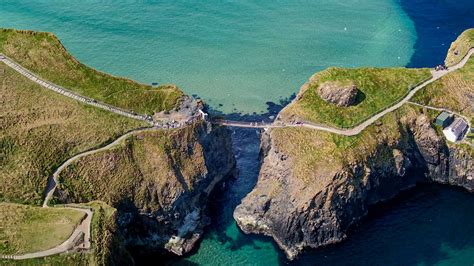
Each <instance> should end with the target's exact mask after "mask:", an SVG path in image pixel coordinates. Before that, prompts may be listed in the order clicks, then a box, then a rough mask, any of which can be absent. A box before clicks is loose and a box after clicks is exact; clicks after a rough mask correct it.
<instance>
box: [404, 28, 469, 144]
mask: <svg viewBox="0 0 474 266" xmlns="http://www.w3.org/2000/svg"><path fill="white" fill-rule="evenodd" d="M469 47H474V29H469V30H466V31H464V32H463V33H462V35H461V36H459V38H458V39H457V40H456V41H454V42H453V44H452V45H451V48H450V49H449V52H448V55H447V57H446V62H447V64H448V62H459V60H460V59H461V58H462V57H463V56H464V54H465V53H466V52H467V50H468V49H469ZM454 50H457V51H459V53H458V56H456V55H454V53H453V51H454ZM412 100H413V101H414V102H417V103H420V104H425V105H429V106H433V107H442V108H446V109H449V110H453V111H455V112H457V113H460V114H462V115H464V116H465V117H467V118H468V119H470V123H471V125H474V57H471V58H470V59H469V60H468V61H467V63H466V65H464V67H463V68H461V69H459V70H457V71H454V72H452V73H449V74H448V75H446V76H444V77H442V78H441V79H440V80H437V81H436V82H434V83H432V84H430V85H429V86H427V87H426V88H424V89H423V90H420V91H418V92H417V93H416V94H415V96H414V97H413V99H412ZM436 115H437V113H436ZM467 140H469V141H471V142H472V143H474V134H473V133H468V135H467ZM464 149H465V150H471V152H473V153H474V149H472V148H470V147H469V146H464Z"/></svg>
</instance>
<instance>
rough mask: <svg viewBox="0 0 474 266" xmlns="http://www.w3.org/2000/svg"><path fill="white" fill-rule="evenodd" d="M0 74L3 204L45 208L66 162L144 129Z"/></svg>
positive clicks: (4, 72) (12, 74)
mask: <svg viewBox="0 0 474 266" xmlns="http://www.w3.org/2000/svg"><path fill="white" fill-rule="evenodd" d="M0 73H2V74H1V75H0V95H1V98H0V102H1V105H0V113H1V114H2V115H1V119H0V128H1V131H0V147H1V151H0V155H1V156H0V201H10V202H27V203H35V204H40V202H41V199H42V197H43V193H44V190H45V188H46V182H47V179H48V176H49V175H51V174H52V172H53V171H54V169H56V168H57V167H58V166H59V165H60V164H61V162H63V161H65V160H66V159H68V158H69V157H72V156H73V155H75V154H77V153H79V152H81V151H85V150H88V149H91V148H94V147H96V146H98V145H101V144H103V143H106V142H109V141H111V140H112V139H115V138H116V137H117V136H119V135H122V134H123V133H124V132H126V131H128V130H130V129H133V128H137V127H141V126H143V125H144V124H142V123H141V122H138V121H135V120H131V119H128V118H124V117H122V116H119V115H116V114H112V113H109V112H107V111H104V110H101V109H97V108H93V107H90V106H86V105H84V104H81V103H79V102H77V101H75V100H72V99H69V98H67V97H64V96H61V95H58V94H56V93H54V92H51V91H49V90H47V89H44V88H42V87H40V86H39V85H37V84H35V83H33V82H32V81H30V80H28V79H26V78H25V77H23V76H21V75H20V74H18V73H17V72H15V71H14V70H12V69H11V68H9V67H7V66H6V65H4V64H3V63H0Z"/></svg>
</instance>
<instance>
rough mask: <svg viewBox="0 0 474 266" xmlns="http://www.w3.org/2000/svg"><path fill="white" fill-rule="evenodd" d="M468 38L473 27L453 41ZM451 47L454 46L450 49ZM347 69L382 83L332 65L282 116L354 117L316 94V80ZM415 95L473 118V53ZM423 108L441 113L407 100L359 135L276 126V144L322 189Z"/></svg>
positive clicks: (473, 36) (300, 174)
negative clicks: (450, 71)
mask: <svg viewBox="0 0 474 266" xmlns="http://www.w3.org/2000/svg"><path fill="white" fill-rule="evenodd" d="M468 37H469V38H470V41H471V43H472V41H473V40H474V30H473V29H471V30H469V31H466V32H464V33H463V35H462V36H460V37H459V40H457V41H456V42H455V43H458V44H459V43H466V42H467V40H468V39H467V38H468ZM453 46H455V45H453ZM464 47H465V46H464ZM466 51H467V50H466ZM450 52H452V51H451V50H450ZM449 56H450V54H448V58H449ZM461 57H462V56H461ZM387 71H389V72H390V71H392V70H390V69H387ZM347 72H351V73H352V74H353V75H356V74H355V73H358V74H357V76H358V79H360V80H363V81H364V82H365V84H375V83H377V82H378V81H377V80H378V78H379V77H377V76H373V75H367V73H364V72H365V69H356V70H345V69H329V70H326V71H323V72H321V73H318V74H317V75H316V76H315V78H316V81H315V82H313V84H312V86H310V87H309V88H308V89H307V91H305V92H303V97H302V99H300V100H298V101H297V102H296V104H293V106H291V107H290V108H288V110H285V112H286V114H285V115H284V117H285V116H286V117H288V116H290V115H293V114H297V115H300V114H304V115H305V116H303V117H307V118H312V119H310V120H311V121H315V122H316V121H317V122H322V121H324V122H325V123H328V121H332V122H333V123H336V122H337V123H336V124H337V125H343V124H346V125H347V124H348V123H349V122H348V121H351V120H350V119H349V120H347V121H346V120H342V122H341V120H340V119H347V117H346V116H345V115H346V114H347V115H350V112H348V111H341V108H338V107H337V106H334V105H329V104H325V103H321V101H322V100H320V99H319V96H317V95H316V93H315V88H317V85H316V84H319V83H321V82H324V81H326V80H328V79H336V80H337V79H347V75H348V74H347ZM362 73H363V75H362ZM334 75H337V76H334ZM386 76H387V75H386ZM386 76H385V77H386ZM388 76H391V75H388ZM362 77H363V78H362ZM369 79H370V80H369ZM372 79H375V81H372ZM392 81H393V80H392ZM376 87H377V86H375V87H374V88H376ZM392 89H393V88H392ZM311 90H312V91H311ZM382 96H384V94H383V95H382ZM412 100H413V101H416V102H419V103H422V104H427V105H432V106H435V107H444V108H448V109H451V110H455V111H457V112H459V113H462V114H463V115H465V116H466V117H469V118H471V122H472V118H473V115H474V114H473V112H474V110H473V108H474V106H473V102H474V59H472V58H471V59H470V60H469V61H468V63H467V64H466V65H465V66H464V67H463V68H462V69H460V70H458V71H455V72H453V73H450V74H448V75H446V76H445V77H443V78H441V79H440V80H438V81H436V82H434V83H432V84H430V85H428V86H427V87H425V88H424V89H422V90H420V91H418V92H417V94H416V95H415V97H414V98H413V99H412ZM310 103H312V104H314V106H311V107H310V106H308V105H309V104H310ZM321 104H322V106H321ZM315 106H318V107H315ZM326 108H328V109H329V111H328V110H327V109H326ZM421 111H423V112H425V114H426V115H428V116H429V117H430V118H432V119H434V118H435V117H436V115H437V114H438V112H435V111H430V110H422V108H418V107H413V106H411V105H405V106H403V107H402V108H400V109H398V110H397V111H395V112H392V113H389V114H387V115H385V116H384V117H382V118H381V119H380V120H379V122H381V124H379V125H376V124H374V125H371V126H369V127H368V128H367V129H366V130H364V131H363V132H362V133H361V134H359V135H357V136H352V137H346V136H338V135H335V134H331V133H326V132H321V131H316V130H311V129H305V128H278V129H273V130H272V137H273V138H272V140H273V141H274V143H275V145H276V146H277V147H278V149H279V150H280V151H283V153H285V154H288V155H289V156H290V157H291V159H292V160H293V162H294V163H295V166H294V167H293V171H294V175H295V177H297V178H300V179H302V180H305V181H307V182H310V181H311V182H313V185H314V183H316V186H317V187H320V188H322V187H324V186H325V185H326V183H327V182H329V180H327V178H328V176H329V177H330V176H331V174H330V173H333V172H334V171H336V170H338V169H340V168H341V167H344V166H345V165H347V164H348V163H350V162H352V161H360V160H367V158H368V157H370V156H371V155H374V154H375V153H376V152H377V151H378V150H377V149H380V146H379V144H380V143H388V144H390V143H394V142H396V141H398V140H399V139H400V138H401V137H402V135H403V134H406V132H404V130H403V126H401V125H403V124H404V123H405V122H404V121H407V120H409V119H413V118H414V117H415V116H417V115H419V113H420V112H421ZM341 112H343V113H341ZM331 114H332V115H334V116H337V118H331V117H326V115H331ZM435 129H436V130H437V131H438V134H442V133H441V129H440V128H437V127H436V126H435ZM288 140H291V141H288ZM457 147H458V148H461V149H463V150H464V151H467V152H470V154H474V149H472V148H471V147H469V146H467V145H457ZM381 154H383V152H382V153H381ZM387 154H388V153H387ZM388 156H389V154H388ZM373 159H374V158H373ZM375 159H377V160H380V162H381V163H382V162H383V161H384V160H386V161H390V157H388V158H375ZM321 169H324V171H321ZM316 170H317V171H316ZM315 172H323V173H327V175H325V176H314V173H315ZM315 181H317V182H315Z"/></svg>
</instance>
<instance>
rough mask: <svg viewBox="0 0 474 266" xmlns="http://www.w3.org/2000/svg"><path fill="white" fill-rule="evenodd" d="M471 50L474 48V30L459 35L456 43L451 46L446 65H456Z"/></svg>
mask: <svg viewBox="0 0 474 266" xmlns="http://www.w3.org/2000/svg"><path fill="white" fill-rule="evenodd" d="M470 48H474V28H473V29H467V30H465V31H464V32H463V33H462V34H461V35H459V37H458V38H457V39H456V41H454V42H453V43H452V44H451V47H450V48H449V50H448V55H447V56H446V60H445V61H444V63H445V64H446V65H447V66H452V65H455V64H456V63H458V62H459V61H461V59H462V58H463V57H464V56H465V55H466V53H467V52H468V51H469V49H470ZM455 52H456V53H455Z"/></svg>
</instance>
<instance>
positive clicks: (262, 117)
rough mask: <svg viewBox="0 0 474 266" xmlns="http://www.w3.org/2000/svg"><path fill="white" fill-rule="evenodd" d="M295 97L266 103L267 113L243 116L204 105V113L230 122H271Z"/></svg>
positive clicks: (294, 94)
mask: <svg viewBox="0 0 474 266" xmlns="http://www.w3.org/2000/svg"><path fill="white" fill-rule="evenodd" d="M193 97H195V98H197V99H200V98H199V97H198V96H197V95H193ZM295 97H296V93H293V94H292V95H290V96H289V97H287V98H282V99H280V101H279V102H278V103H274V102H266V105H267V111H266V112H265V113H262V114H257V113H255V112H254V113H252V114H243V113H241V112H238V111H235V112H233V113H223V112H221V111H219V110H216V109H214V108H212V107H210V106H207V105H206V110H205V111H206V112H207V113H209V114H210V115H211V116H212V117H215V118H223V119H226V120H232V121H245V122H262V121H263V122H271V121H273V119H275V118H276V116H277V115H278V113H279V112H280V111H281V110H282V109H283V108H284V107H285V106H286V105H288V104H289V103H290V102H291V101H292V100H293V99H294V98H295Z"/></svg>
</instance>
